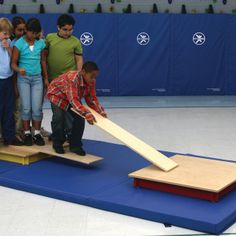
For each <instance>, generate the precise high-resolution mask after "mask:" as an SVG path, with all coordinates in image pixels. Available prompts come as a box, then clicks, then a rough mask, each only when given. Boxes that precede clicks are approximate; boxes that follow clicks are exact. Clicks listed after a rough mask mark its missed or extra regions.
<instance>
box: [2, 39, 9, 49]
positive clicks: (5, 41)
mask: <svg viewBox="0 0 236 236" xmlns="http://www.w3.org/2000/svg"><path fill="white" fill-rule="evenodd" d="M2 46H3V47H4V48H9V47H10V44H9V43H8V41H7V40H6V39H3V40H2Z"/></svg>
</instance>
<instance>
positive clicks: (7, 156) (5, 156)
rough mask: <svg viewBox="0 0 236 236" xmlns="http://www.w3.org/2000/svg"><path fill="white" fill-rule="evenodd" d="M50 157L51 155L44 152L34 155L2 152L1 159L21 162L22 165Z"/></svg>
mask: <svg viewBox="0 0 236 236" xmlns="http://www.w3.org/2000/svg"><path fill="white" fill-rule="evenodd" d="M48 157H50V156H49V155H47V154H43V153H38V154H35V155H33V156H17V155H16V154H15V155H11V154H4V153H0V160H2V161H9V162H14V163H19V164H22V165H29V164H30V163H33V162H36V161H40V160H42V159H44V158H48Z"/></svg>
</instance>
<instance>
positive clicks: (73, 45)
mask: <svg viewBox="0 0 236 236" xmlns="http://www.w3.org/2000/svg"><path fill="white" fill-rule="evenodd" d="M46 49H47V50H48V58H47V61H48V77H49V81H51V80H52V79H54V78H56V77H58V76H59V75H61V74H63V73H65V72H67V71H70V70H76V63H75V55H82V52H83V50H82V45H81V43H80V41H79V39H78V38H76V37H75V36H73V35H72V36H70V37H69V38H67V39H64V38H62V37H60V36H58V34H57V33H52V34H48V35H47V37H46Z"/></svg>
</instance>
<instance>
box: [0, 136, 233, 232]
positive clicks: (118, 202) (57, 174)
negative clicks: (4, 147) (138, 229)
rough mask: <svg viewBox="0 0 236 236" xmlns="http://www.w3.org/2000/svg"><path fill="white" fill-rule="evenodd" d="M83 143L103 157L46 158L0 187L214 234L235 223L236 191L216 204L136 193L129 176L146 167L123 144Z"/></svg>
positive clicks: (13, 173)
mask: <svg viewBox="0 0 236 236" xmlns="http://www.w3.org/2000/svg"><path fill="white" fill-rule="evenodd" d="M84 143H85V145H84V147H85V149H86V150H87V151H88V153H91V154H95V155H98V156H102V157H104V160H103V161H101V162H98V163H97V164H96V165H93V166H90V167H88V166H85V165H81V164H77V163H75V162H72V161H68V160H63V159H56V158H55V159H45V160H42V161H40V162H36V163H33V164H31V165H29V166H21V167H19V168H15V169H11V170H9V171H7V172H5V173H1V174H0V184H1V185H3V186H7V187H12V188H15V189H20V190H24V191H28V192H33V193H37V194H41V195H45V196H48V197H53V198H57V199H62V200H65V201H71V202H75V203H79V204H84V205H88V206H92V207H95V208H99V209H104V210H108V211H113V212H118V213H121V214H125V215H130V216H135V217H139V218H143V219H147V220H153V221H157V222H162V223H167V224H171V225H176V226H180V227H184V228H189V229H193V230H198V231H203V232H208V233H214V234H218V233H221V232H223V231H224V230H225V229H226V228H228V227H229V226H230V225H232V224H233V223H234V222H235V221H236V191H233V192H231V193H230V194H228V195H227V196H226V197H225V198H223V199H222V200H221V201H220V202H218V203H210V202H208V201H204V200H198V199H193V198H188V197H184V196H179V195H174V194H169V193H162V192H158V191H152V190H147V189H141V188H137V189H136V188H134V187H133V180H132V179H131V178H128V174H129V173H130V172H133V171H135V170H138V169H140V168H143V167H145V166H148V165H150V163H149V162H148V161H146V160H144V159H143V158H142V157H140V156H139V155H138V154H136V153H135V152H133V151H132V150H130V149H128V148H127V147H125V146H123V145H117V144H111V143H106V142H99V141H91V140H86V141H84ZM165 154H166V155H167V156H172V155H174V154H175V153H169V152H165ZM0 166H1V163H0Z"/></svg>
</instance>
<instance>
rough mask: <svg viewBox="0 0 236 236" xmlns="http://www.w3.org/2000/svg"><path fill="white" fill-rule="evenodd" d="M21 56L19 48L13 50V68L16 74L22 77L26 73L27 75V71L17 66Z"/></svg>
mask: <svg viewBox="0 0 236 236" xmlns="http://www.w3.org/2000/svg"><path fill="white" fill-rule="evenodd" d="M19 56H20V52H19V50H18V49H17V47H14V48H13V53H12V59H11V67H12V69H13V70H14V71H15V72H17V73H19V74H21V75H22V76H24V75H25V73H26V71H25V69H24V68H19V67H18V65H17V64H18V60H19Z"/></svg>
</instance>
